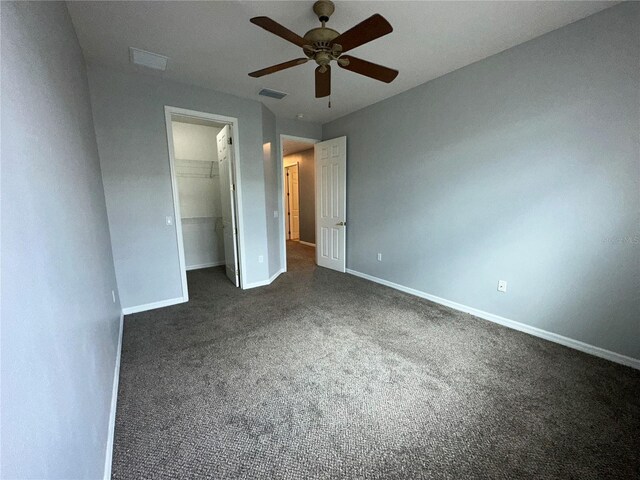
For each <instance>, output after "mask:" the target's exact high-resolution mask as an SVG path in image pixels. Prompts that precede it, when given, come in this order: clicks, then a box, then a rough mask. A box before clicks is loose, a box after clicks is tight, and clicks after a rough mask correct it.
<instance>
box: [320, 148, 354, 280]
mask: <svg viewBox="0 0 640 480" xmlns="http://www.w3.org/2000/svg"><path fill="white" fill-rule="evenodd" d="M313 148H314V151H315V164H316V262H317V264H318V265H319V266H321V267H327V268H331V269H333V270H338V271H339V272H344V271H345V268H346V261H345V253H346V236H347V232H346V229H347V212H346V206H347V137H339V138H334V139H333V140H326V141H324V142H320V143H316V144H315V145H314V147H313Z"/></svg>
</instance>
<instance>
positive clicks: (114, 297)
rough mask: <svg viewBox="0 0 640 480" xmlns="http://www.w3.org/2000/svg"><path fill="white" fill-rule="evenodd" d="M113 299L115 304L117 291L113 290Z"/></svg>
mask: <svg viewBox="0 0 640 480" xmlns="http://www.w3.org/2000/svg"><path fill="white" fill-rule="evenodd" d="M111 298H112V299H113V303H116V292H115V290H111Z"/></svg>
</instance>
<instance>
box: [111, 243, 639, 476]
mask: <svg viewBox="0 0 640 480" xmlns="http://www.w3.org/2000/svg"><path fill="white" fill-rule="evenodd" d="M289 251H290V253H289V267H290V272H289V273H287V274H284V275H282V276H281V277H280V278H279V279H278V280H276V281H275V283H274V284H273V285H271V286H269V287H264V288H259V289H255V290H250V291H244V292H243V291H241V290H239V289H236V288H234V287H233V286H232V285H231V284H230V283H229V282H228V281H227V280H226V278H225V277H224V274H223V270H222V269H221V268H219V269H218V268H215V269H206V270H199V271H195V272H191V273H189V292H190V296H191V301H190V302H189V303H188V304H184V305H179V306H175V307H170V308H164V309H161V310H155V311H152V312H145V313H141V314H137V315H132V316H128V317H127V318H126V322H125V331H124V348H123V356H122V367H121V374H120V391H119V396H118V410H117V420H116V438H115V451H114V458H113V477H114V478H117V479H137V478H149V479H150V478H154V479H156V478H215V479H238V478H240V479H242V478H247V479H248V478H264V479H314V478H335V479H338V478H340V479H356V478H357V479H377V478H403V479H404V478H406V479H417V478H434V479H441V478H442V479H445V478H446V479H470V478H492V479H513V478H536V479H549V478H563V479H565V478H575V479H581V480H588V479H596V478H597V479H600V478H612V479H623V478H639V477H640V453H639V452H640V372H638V371H635V370H632V369H630V368H626V367H622V366H619V365H616V364H613V363H610V362H607V361H605V360H601V359H598V358H595V357H591V356H589V355H586V354H583V353H580V352H577V351H574V350H570V349H568V348H565V347H562V346H559V345H556V344H553V343H549V342H546V341H544V340H541V339H538V338H534V337H531V336H528V335H526V334H523V333H519V332H516V331H513V330H509V329H507V328H504V327H501V326H498V325H494V324H492V323H489V322H486V321H484V320H480V319H476V318H474V317H471V316H470V315H467V314H463V313H460V312H456V311H453V310H450V309H448V308H444V307H441V306H439V305H436V304H433V303H430V302H428V301H425V300H422V299H419V298H415V297H412V296H409V295H406V294H403V293H401V292H398V291H395V290H392V289H389V288H385V287H382V286H380V285H376V284H373V283H370V282H367V281H365V280H361V279H359V278H356V277H353V276H350V275H346V274H340V273H336V272H333V271H329V270H325V269H321V268H316V267H315V266H314V265H313V259H312V255H313V253H312V252H313V251H312V249H310V248H308V247H304V246H301V245H298V244H292V245H291V246H290V248H289Z"/></svg>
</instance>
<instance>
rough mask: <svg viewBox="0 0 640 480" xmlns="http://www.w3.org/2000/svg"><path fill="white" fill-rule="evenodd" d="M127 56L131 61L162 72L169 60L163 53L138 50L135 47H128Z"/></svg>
mask: <svg viewBox="0 0 640 480" xmlns="http://www.w3.org/2000/svg"><path fill="white" fill-rule="evenodd" d="M129 57H130V59H131V63H135V64H136V65H142V66H143V67H147V68H153V69H154V70H161V71H163V72H164V71H165V70H166V69H167V61H168V60H169V58H168V57H165V56H164V55H159V54H157V53H153V52H147V51H146V50H140V49H139V48H135V47H129Z"/></svg>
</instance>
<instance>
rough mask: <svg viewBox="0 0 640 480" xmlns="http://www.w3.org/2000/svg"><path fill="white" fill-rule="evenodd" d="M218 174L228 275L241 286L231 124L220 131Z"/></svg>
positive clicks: (236, 284)
mask: <svg viewBox="0 0 640 480" xmlns="http://www.w3.org/2000/svg"><path fill="white" fill-rule="evenodd" d="M216 138H217V141H218V174H219V175H220V176H219V179H220V201H221V202H220V203H221V205H222V227H223V238H224V260H225V265H226V271H227V277H229V280H231V281H232V282H233V283H234V284H235V286H236V287H238V286H240V275H239V271H238V248H237V245H238V243H237V240H238V231H237V228H236V204H235V180H234V178H233V147H232V146H231V142H232V139H231V129H230V128H229V125H225V127H224V128H223V129H222V130H221V131H220V133H218V136H217V137H216Z"/></svg>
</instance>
